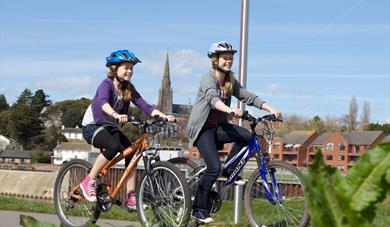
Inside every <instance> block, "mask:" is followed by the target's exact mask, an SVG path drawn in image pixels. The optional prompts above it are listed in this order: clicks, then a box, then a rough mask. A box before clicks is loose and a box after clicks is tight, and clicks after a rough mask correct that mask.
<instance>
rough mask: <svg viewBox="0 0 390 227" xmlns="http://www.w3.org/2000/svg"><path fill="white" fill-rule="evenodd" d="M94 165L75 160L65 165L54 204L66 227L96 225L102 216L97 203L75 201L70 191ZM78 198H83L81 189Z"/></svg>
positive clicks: (55, 187)
mask: <svg viewBox="0 0 390 227" xmlns="http://www.w3.org/2000/svg"><path fill="white" fill-rule="evenodd" d="M91 168H92V165H91V164H90V163H88V162H87V161H84V160H80V159H74V160H71V161H69V162H67V163H66V164H63V166H62V168H61V169H60V170H59V172H58V175H57V178H56V181H55V184H54V204H55V209H56V213H57V216H58V217H59V219H60V221H61V222H62V223H63V224H64V225H65V226H71V227H79V226H88V225H89V224H94V223H96V221H97V219H98V218H99V216H100V211H99V209H97V208H96V203H91V202H88V201H87V200H86V199H80V200H78V199H74V197H71V196H70V190H71V188H73V187H75V186H76V187H77V185H78V184H80V183H81V181H82V180H83V179H84V178H85V176H86V175H88V173H89V171H90V169H91ZM76 193H77V195H78V196H80V198H81V197H83V195H82V191H81V189H77V190H76Z"/></svg>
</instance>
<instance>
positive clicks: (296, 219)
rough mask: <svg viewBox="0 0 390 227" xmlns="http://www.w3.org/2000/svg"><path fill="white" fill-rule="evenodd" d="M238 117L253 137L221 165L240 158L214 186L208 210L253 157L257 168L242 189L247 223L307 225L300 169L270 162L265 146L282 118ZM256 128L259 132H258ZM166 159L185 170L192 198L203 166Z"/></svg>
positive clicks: (214, 208) (216, 204)
mask: <svg viewBox="0 0 390 227" xmlns="http://www.w3.org/2000/svg"><path fill="white" fill-rule="evenodd" d="M241 118H242V119H243V120H245V121H248V122H249V125H250V128H251V132H252V139H251V141H250V143H249V144H248V145H247V146H245V147H243V148H242V149H241V150H240V152H238V153H237V154H236V155H235V156H234V157H233V158H232V159H230V160H229V162H227V163H225V164H224V166H223V167H222V169H224V168H227V167H229V166H231V165H234V164H233V163H237V162H236V160H237V161H238V160H239V161H238V164H236V167H235V169H234V171H233V172H232V174H231V175H230V176H229V177H227V179H226V182H225V184H224V185H223V187H222V188H220V189H218V188H216V187H213V190H212V192H211V196H210V204H211V206H210V208H209V210H210V212H211V213H215V212H217V211H218V210H219V209H220V207H221V206H222V198H223V197H224V196H225V195H226V194H225V193H226V192H227V191H228V189H230V188H231V186H232V185H233V183H234V181H235V180H236V179H237V177H238V176H239V175H240V173H241V171H242V170H243V168H244V166H245V165H246V164H247V162H248V160H249V159H250V158H251V157H254V160H255V161H256V163H257V166H258V168H257V169H256V170H255V171H254V172H253V173H252V174H251V176H250V177H249V178H248V179H247V180H246V184H245V191H244V207H245V211H246V214H247V216H248V220H249V222H250V224H251V225H252V226H307V225H308V223H309V221H310V216H309V213H308V208H307V205H306V203H305V201H304V185H303V180H302V176H301V173H300V171H299V170H298V169H297V168H296V167H295V166H293V165H291V164H288V163H285V162H282V161H273V160H270V157H269V152H268V147H269V146H270V144H271V142H272V139H273V137H274V135H275V131H274V129H273V127H272V125H273V123H275V122H277V121H281V120H279V119H276V118H275V116H274V115H265V116H263V117H259V118H256V117H253V116H251V115H250V114H249V113H248V112H244V114H243V116H242V117H241ZM256 130H259V131H260V133H259V135H258V134H257V133H256ZM259 141H262V142H260V143H259ZM169 161H170V162H172V163H173V164H175V165H176V166H178V167H179V168H180V169H181V170H182V171H184V172H185V174H186V178H187V182H188V184H189V186H190V189H191V193H192V199H194V197H195V196H194V193H195V192H196V189H197V186H198V182H199V178H200V177H201V176H202V174H203V172H204V171H205V170H206V167H205V166H198V165H197V164H195V163H194V162H193V161H191V160H189V159H187V158H174V159H171V160H169ZM244 177H245V176H244ZM240 182H242V181H241V180H240ZM244 183H245V182H244Z"/></svg>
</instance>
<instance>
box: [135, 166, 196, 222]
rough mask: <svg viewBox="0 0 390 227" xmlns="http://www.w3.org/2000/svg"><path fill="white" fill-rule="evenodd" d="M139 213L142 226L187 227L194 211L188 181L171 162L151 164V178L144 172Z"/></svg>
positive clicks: (139, 192) (139, 185)
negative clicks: (192, 210)
mask: <svg viewBox="0 0 390 227" xmlns="http://www.w3.org/2000/svg"><path fill="white" fill-rule="evenodd" d="M136 191H137V212H138V217H139V220H140V222H141V223H142V225H143V226H153V225H154V224H159V226H186V225H187V223H188V221H189V218H190V212H191V198H190V191H189V189H188V185H187V182H186V180H185V178H184V176H183V175H182V173H181V172H180V170H179V169H177V167H175V166H174V165H173V164H171V163H169V162H163V161H160V162H156V163H153V164H152V173H151V177H149V176H148V175H147V173H146V172H145V173H144V174H142V176H141V178H140V179H139V181H138V185H137V190H136Z"/></svg>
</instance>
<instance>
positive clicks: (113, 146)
mask: <svg viewBox="0 0 390 227" xmlns="http://www.w3.org/2000/svg"><path fill="white" fill-rule="evenodd" d="M106 61H107V62H106V66H107V67H108V68H109V71H108V73H107V78H106V79H104V80H103V81H102V82H101V84H100V85H99V87H98V89H97V90H96V94H95V97H94V98H93V100H92V104H91V105H90V106H89V107H88V109H87V110H86V112H85V114H84V118H83V123H82V124H83V126H84V127H83V136H84V138H85V140H86V141H87V142H88V143H89V144H92V145H93V146H95V147H97V148H101V149H103V152H102V153H101V154H100V155H99V156H98V157H97V159H96V161H95V164H94V165H93V167H92V169H91V172H90V173H89V175H88V176H87V177H86V178H85V179H84V180H83V181H82V183H81V184H80V187H81V189H82V191H83V193H84V196H85V198H86V199H87V200H88V201H90V202H95V201H96V181H95V179H96V177H97V175H98V174H99V172H100V171H101V170H102V168H103V167H104V166H105V165H106V164H107V163H108V162H109V161H110V160H112V159H113V158H114V157H115V156H116V155H117V154H118V152H122V151H123V150H125V148H127V147H129V146H130V145H131V142H130V141H129V139H128V138H127V137H126V136H125V135H124V134H123V133H122V132H121V131H120V130H119V125H120V124H123V123H126V122H127V113H128V111H129V106H130V102H132V103H134V104H135V105H136V106H137V107H138V108H139V109H140V110H141V111H142V112H143V113H144V114H146V115H150V116H155V115H159V116H161V117H164V118H167V119H168V121H171V122H173V121H174V120H175V119H174V117H173V116H172V115H165V114H164V113H162V112H160V111H159V110H157V109H155V108H154V107H153V106H151V105H149V104H148V103H147V102H145V100H144V99H143V98H142V97H141V95H140V94H139V93H138V91H137V90H136V89H135V87H134V85H133V84H132V83H131V82H130V79H131V77H132V75H133V67H134V65H135V64H137V63H140V62H141V61H140V60H139V59H138V58H137V57H136V56H135V55H134V54H133V53H132V52H130V51H128V50H118V51H115V52H113V53H111V54H110V56H109V57H107V58H106ZM131 158H132V157H127V158H126V160H125V166H127V165H128V164H129V163H130V161H131ZM135 181H136V174H135V171H134V172H133V173H132V174H131V175H130V176H129V179H128V181H127V184H126V187H127V193H126V201H125V205H126V206H127V208H128V209H129V210H134V209H136V203H135V192H134V191H135Z"/></svg>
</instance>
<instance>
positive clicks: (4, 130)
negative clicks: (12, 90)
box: [0, 109, 12, 137]
mask: <svg viewBox="0 0 390 227" xmlns="http://www.w3.org/2000/svg"><path fill="white" fill-rule="evenodd" d="M11 115H12V111H11V109H7V110H4V111H0V135H3V136H8V137H9V136H10V135H11V124H10V122H11Z"/></svg>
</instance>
